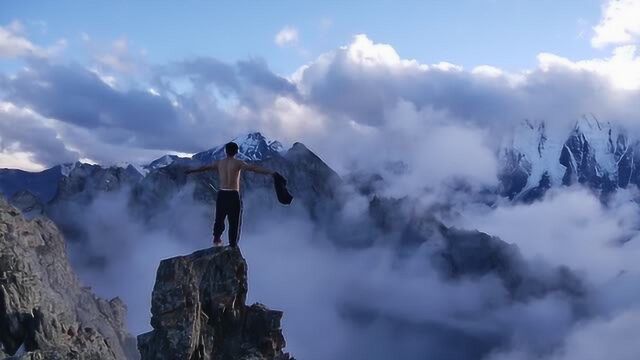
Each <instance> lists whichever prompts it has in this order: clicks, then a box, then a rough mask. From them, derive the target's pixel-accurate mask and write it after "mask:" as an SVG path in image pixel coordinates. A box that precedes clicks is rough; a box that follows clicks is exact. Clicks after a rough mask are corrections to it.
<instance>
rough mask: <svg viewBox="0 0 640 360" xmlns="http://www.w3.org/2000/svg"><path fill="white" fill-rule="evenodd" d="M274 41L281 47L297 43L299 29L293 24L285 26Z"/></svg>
mask: <svg viewBox="0 0 640 360" xmlns="http://www.w3.org/2000/svg"><path fill="white" fill-rule="evenodd" d="M273 41H274V42H275V43H276V45H278V46H280V47H284V46H291V45H295V44H297V43H298V29H296V28H295V27H293V26H285V27H283V28H282V29H281V30H280V31H278V33H277V34H276V36H275V37H274V38H273Z"/></svg>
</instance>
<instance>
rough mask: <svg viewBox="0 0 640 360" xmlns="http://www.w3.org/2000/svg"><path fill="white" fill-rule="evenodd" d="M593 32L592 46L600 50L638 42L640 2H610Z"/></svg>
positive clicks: (615, 0)
mask: <svg viewBox="0 0 640 360" xmlns="http://www.w3.org/2000/svg"><path fill="white" fill-rule="evenodd" d="M593 30H594V36H593V37H592V38H591V44H592V45H593V46H595V47H598V48H601V47H604V46H606V45H611V44H613V45H616V44H617V45H620V44H631V43H635V42H637V40H638V39H639V38H640V0H609V1H608V2H607V3H605V4H604V6H603V12H602V18H601V19H600V22H599V23H598V25H596V26H595V27H594V28H593Z"/></svg>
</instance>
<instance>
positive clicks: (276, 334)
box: [138, 247, 293, 360]
mask: <svg viewBox="0 0 640 360" xmlns="http://www.w3.org/2000/svg"><path fill="white" fill-rule="evenodd" d="M246 295H247V264H246V262H245V260H244V258H243V257H242V255H241V253H240V251H239V250H238V249H235V248H230V247H223V248H210V249H206V250H201V251H197V252H195V253H193V254H191V255H188V256H179V257H175V258H171V259H166V260H163V261H162V262H161V263H160V266H159V268H158V273H157V278H156V283H155V286H154V288H153V296H152V300H151V314H152V318H151V325H152V327H153V331H151V332H148V333H146V334H142V335H140V336H138V348H139V349H140V353H141V355H142V359H143V360H164V359H166V360H169V359H190V360H232V359H233V360H271V359H274V360H293V358H291V357H290V356H289V355H288V354H287V353H284V352H283V348H284V346H285V340H284V337H283V335H282V329H281V328H280V319H281V318H282V312H280V311H273V310H269V309H267V308H266V307H265V306H264V305H261V304H253V305H251V306H247V305H246V304H245V300H246Z"/></svg>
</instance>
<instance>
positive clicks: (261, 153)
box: [192, 132, 283, 162]
mask: <svg viewBox="0 0 640 360" xmlns="http://www.w3.org/2000/svg"><path fill="white" fill-rule="evenodd" d="M232 142H235V143H236V144H238V155H236V157H237V158H238V159H241V160H246V161H259V160H264V159H267V158H270V157H272V156H274V155H275V154H277V153H279V152H281V151H282V150H283V146H282V144H281V143H280V142H279V141H275V140H274V141H270V140H268V139H267V138H265V137H264V136H263V135H262V134H261V133H259V132H252V133H248V134H246V135H242V136H238V137H236V138H235V139H233V140H232ZM224 157H225V153H224V145H219V146H216V147H214V148H211V149H209V150H207V151H203V152H200V153H197V154H195V155H193V157H192V158H193V159H195V160H198V161H201V162H211V161H215V160H219V159H222V158H224Z"/></svg>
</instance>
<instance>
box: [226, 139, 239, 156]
mask: <svg viewBox="0 0 640 360" xmlns="http://www.w3.org/2000/svg"><path fill="white" fill-rule="evenodd" d="M224 151H225V152H226V153H227V155H228V156H233V155H235V154H237V153H238V144H236V143H234V142H230V143H227V145H225V146H224Z"/></svg>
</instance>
